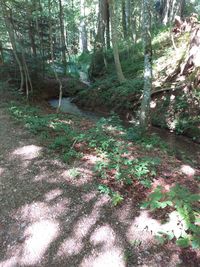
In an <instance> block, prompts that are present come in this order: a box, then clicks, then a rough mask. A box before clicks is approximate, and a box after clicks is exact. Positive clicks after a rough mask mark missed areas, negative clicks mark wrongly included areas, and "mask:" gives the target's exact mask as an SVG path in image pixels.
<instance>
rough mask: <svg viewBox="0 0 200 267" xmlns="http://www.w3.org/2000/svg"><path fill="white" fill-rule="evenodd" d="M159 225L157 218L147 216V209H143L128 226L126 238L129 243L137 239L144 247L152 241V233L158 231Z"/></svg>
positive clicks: (148, 245)
mask: <svg viewBox="0 0 200 267" xmlns="http://www.w3.org/2000/svg"><path fill="white" fill-rule="evenodd" d="M160 225H161V224H160V223H159V222H158V221H157V220H155V219H152V218H151V217H150V216H149V214H148V211H146V210H143V211H141V213H140V215H139V216H138V217H136V218H135V220H134V221H133V223H132V225H131V226H130V228H129V230H128V232H127V234H126V236H127V239H128V240H129V242H130V243H133V242H134V241H135V240H138V241H140V242H141V244H142V245H144V246H145V247H150V246H151V245H152V243H154V235H155V234H157V232H158V231H159V229H160Z"/></svg>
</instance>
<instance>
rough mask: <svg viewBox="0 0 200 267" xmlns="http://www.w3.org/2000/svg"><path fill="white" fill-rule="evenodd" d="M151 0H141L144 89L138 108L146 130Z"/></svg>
mask: <svg viewBox="0 0 200 267" xmlns="http://www.w3.org/2000/svg"><path fill="white" fill-rule="evenodd" d="M150 2H151V1H149V0H143V47H144V89H143V97H142V103H141V109H140V127H141V129H142V130H143V131H147V129H148V127H149V124H150V100H151V89H152V47H151V3H150Z"/></svg>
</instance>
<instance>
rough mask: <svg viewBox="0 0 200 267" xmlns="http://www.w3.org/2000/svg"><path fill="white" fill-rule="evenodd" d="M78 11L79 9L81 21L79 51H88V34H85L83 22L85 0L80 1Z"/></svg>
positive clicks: (85, 29) (85, 28)
mask: <svg viewBox="0 0 200 267" xmlns="http://www.w3.org/2000/svg"><path fill="white" fill-rule="evenodd" d="M80 11H81V22H80V37H79V43H80V49H81V52H82V53H83V52H88V36H87V27H86V23H85V0H81V3H80Z"/></svg>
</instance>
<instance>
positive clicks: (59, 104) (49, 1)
mask: <svg viewBox="0 0 200 267" xmlns="http://www.w3.org/2000/svg"><path fill="white" fill-rule="evenodd" d="M48 9H49V37H50V51H51V61H52V65H53V71H54V75H55V78H56V81H57V82H58V84H59V101H58V107H57V112H59V110H60V107H61V101H62V94H63V92H62V83H61V80H60V79H59V77H58V74H57V72H56V70H55V64H54V52H53V36H52V23H51V0H48Z"/></svg>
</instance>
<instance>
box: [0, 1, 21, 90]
mask: <svg viewBox="0 0 200 267" xmlns="http://www.w3.org/2000/svg"><path fill="white" fill-rule="evenodd" d="M0 1H1V2H0V3H1V7H2V11H3V17H4V21H5V25H6V28H7V31H8V34H9V38H10V42H11V45H12V49H13V54H14V56H15V59H16V62H17V64H18V66H19V71H20V78H21V82H20V91H22V90H23V86H24V74H23V66H22V63H21V61H20V58H19V57H18V53H17V47H16V42H15V34H14V30H13V28H12V24H11V23H10V20H9V11H8V10H7V7H6V6H5V2H4V1H3V0H0Z"/></svg>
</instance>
